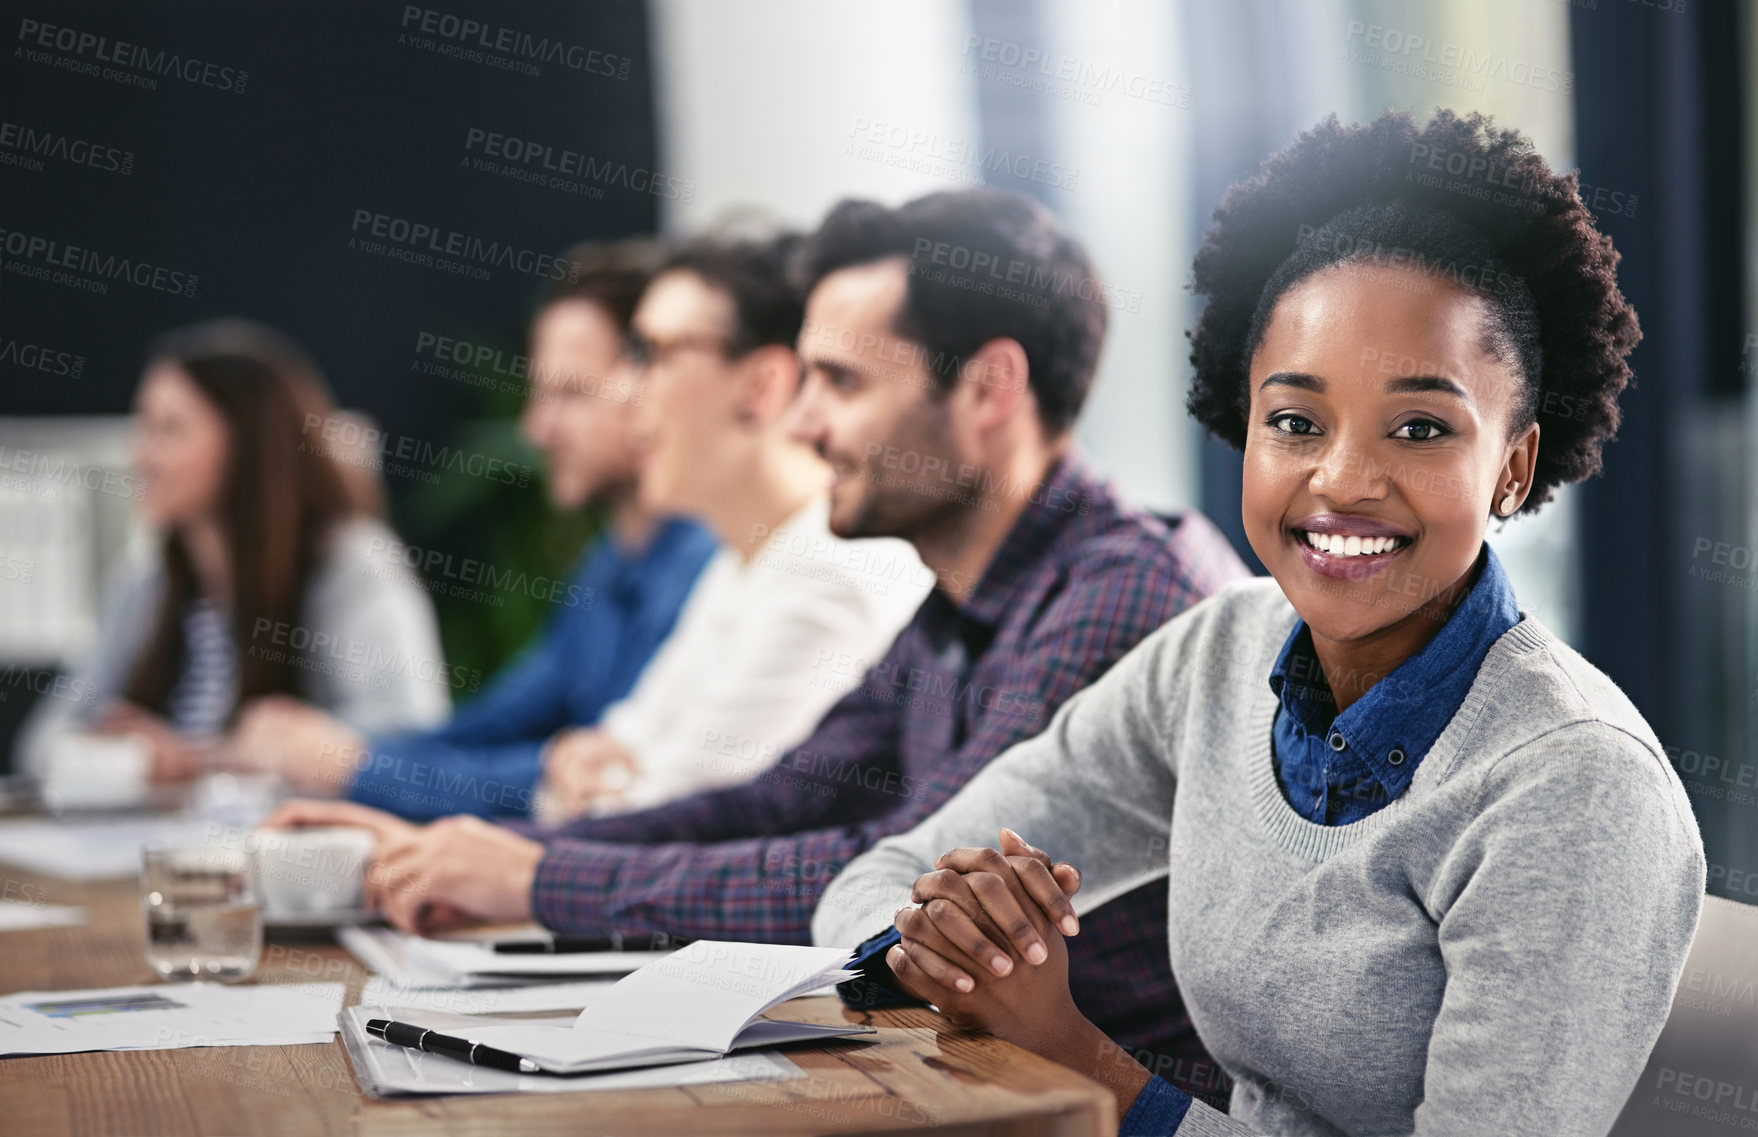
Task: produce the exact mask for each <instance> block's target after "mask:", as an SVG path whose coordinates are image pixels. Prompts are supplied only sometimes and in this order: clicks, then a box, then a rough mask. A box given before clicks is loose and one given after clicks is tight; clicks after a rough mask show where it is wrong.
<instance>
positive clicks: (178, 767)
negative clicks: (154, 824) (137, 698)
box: [91, 702, 213, 785]
mask: <svg viewBox="0 0 1758 1137" xmlns="http://www.w3.org/2000/svg"><path fill="white" fill-rule="evenodd" d="M91 731H92V733H94V734H131V735H134V736H135V737H137V738H139V739H141V740H142V741H144V742H145V743H146V745H147V754H148V756H149V759H150V765H149V766H148V767H147V780H148V781H150V782H151V783H152V784H154V785H164V784H166V783H170V782H187V781H189V780H190V779H191V778H194V777H195V776H196V775H197V774H199V773H201V772H202V771H203V770H205V769H206V768H207V766H208V762H209V758H210V756H211V754H212V752H213V747H212V746H211V745H210V744H208V743H204V742H198V741H196V740H195V739H192V738H190V737H189V736H187V735H185V734H183V733H182V732H180V731H178V730H177V728H175V727H173V726H172V725H171V724H170V723H168V722H166V721H165V720H164V719H162V718H160V717H159V716H158V715H155V714H153V713H152V712H151V711H148V710H146V709H144V708H142V707H138V706H136V705H135V704H133V703H126V702H123V703H113V704H111V705H110V706H109V707H108V708H106V709H105V711H104V713H103V714H101V715H99V716H98V718H97V720H96V721H95V722H93V723H92V725H91Z"/></svg>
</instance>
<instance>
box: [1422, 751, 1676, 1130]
mask: <svg viewBox="0 0 1758 1137" xmlns="http://www.w3.org/2000/svg"><path fill="white" fill-rule="evenodd" d="M1704 868H1705V865H1704V856H1703V845H1702V838H1701V837H1700V835H1699V834H1698V830H1697V824H1696V821H1695V820H1694V819H1693V817H1692V816H1691V814H1690V812H1689V808H1688V806H1687V805H1686V804H1685V803H1684V795H1683V793H1682V792H1679V791H1678V789H1677V787H1676V785H1675V784H1674V783H1673V781H1672V774H1671V771H1670V770H1668V769H1667V768H1666V766H1665V765H1664V762H1663V759H1662V758H1661V756H1660V754H1658V753H1657V752H1655V751H1653V750H1652V749H1651V748H1650V747H1649V746H1647V745H1645V744H1643V743H1642V742H1640V741H1638V740H1637V739H1635V738H1634V737H1632V736H1631V735H1629V734H1626V733H1624V732H1623V731H1620V730H1618V729H1616V728H1614V727H1612V726H1608V725H1606V724H1604V723H1578V724H1575V725H1572V726H1568V727H1563V728H1561V729H1559V730H1556V731H1553V732H1551V733H1550V734H1548V735H1546V736H1544V737H1542V738H1540V739H1538V740H1537V741H1535V742H1533V743H1529V744H1528V745H1527V746H1525V747H1523V748H1522V749H1520V750H1517V751H1515V752H1514V753H1512V754H1510V755H1509V756H1507V757H1505V758H1503V759H1502V760H1501V761H1500V762H1498V763H1497V766H1496V767H1495V768H1494V770H1492V771H1491V772H1490V774H1489V775H1488V776H1487V778H1486V786H1485V790H1484V793H1483V796H1482V798H1481V799H1480V801H1479V806H1478V810H1477V812H1476V814H1475V816H1474V817H1473V819H1472V821H1471V823H1470V824H1469V826H1468V827H1467V829H1466V830H1465V831H1464V832H1463V834H1462V835H1461V837H1460V839H1459V840H1458V841H1457V842H1455V844H1454V845H1453V847H1452V849H1451V850H1450V851H1449V853H1448V856H1447V858H1446V860H1445V861H1444V862H1442V864H1441V865H1440V871H1439V872H1438V874H1437V877H1436V883H1435V884H1434V886H1433V888H1432V889H1431V891H1430V896H1429V898H1428V904H1429V909H1430V912H1431V913H1432V914H1435V915H1437V916H1438V919H1439V925H1440V926H1439V944H1440V951H1441V956H1442V958H1443V960H1444V961H1445V963H1446V969H1447V985H1446V990H1445V992H1444V994H1443V996H1442V1001H1441V1007H1440V1013H1439V1015H1438V1016H1437V1018H1436V1020H1435V1024H1434V1032H1433V1036H1432V1038H1431V1039H1430V1042H1429V1049H1428V1063H1427V1069H1426V1071H1425V1075H1424V1090H1423V1102H1422V1104H1421V1105H1420V1106H1418V1107H1417V1110H1416V1133H1417V1134H1418V1135H1420V1137H1442V1135H1446V1137H1452V1135H1454V1134H1460V1135H1463V1134H1479V1133H1503V1134H1510V1135H1525V1134H1531V1135H1533V1137H1539V1135H1545V1137H1574V1135H1581V1137H1586V1135H1588V1134H1595V1135H1597V1134H1603V1133H1605V1132H1606V1131H1607V1130H1609V1129H1610V1128H1611V1126H1612V1123H1613V1121H1615V1120H1616V1117H1617V1114H1618V1111H1619V1109H1620V1108H1621V1107H1622V1106H1623V1104H1624V1102H1625V1101H1626V1100H1627V1099H1628V1097H1629V1095H1630V1092H1631V1090H1632V1089H1633V1088H1634V1087H1635V1085H1636V1081H1637V1079H1638V1078H1639V1077H1640V1076H1641V1073H1642V1067H1643V1064H1644V1063H1645V1062H1646V1061H1647V1058H1648V1054H1649V1051H1650V1050H1651V1049H1652V1048H1653V1046H1654V1042H1655V1039H1656V1038H1657V1037H1658V1035H1659V1032H1660V1028H1661V1025H1662V1024H1663V1023H1664V1022H1665V1021H1666V1017H1667V1013H1668V1009H1669V1007H1670V1006H1671V1002H1672V998H1673V994H1674V992H1675V990H1676V988H1677V985H1678V980H1679V976H1680V974H1681V973H1682V972H1683V970H1684V966H1685V956H1686V953H1687V952H1688V951H1689V949H1690V945H1691V939H1692V937H1693V935H1694V934H1695V932H1696V927H1697V918H1698V915H1699V913H1700V911H1701V909H1702V903H1703V891H1704Z"/></svg>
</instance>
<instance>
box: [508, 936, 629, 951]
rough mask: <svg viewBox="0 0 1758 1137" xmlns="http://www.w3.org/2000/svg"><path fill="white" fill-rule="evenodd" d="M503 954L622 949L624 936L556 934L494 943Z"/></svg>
mask: <svg viewBox="0 0 1758 1137" xmlns="http://www.w3.org/2000/svg"><path fill="white" fill-rule="evenodd" d="M494 950H495V951H497V952H499V953H500V954H502V955H560V954H562V953H567V952H579V951H622V950H623V937H621V936H614V935H613V936H611V937H609V938H608V939H606V938H599V937H596V936H594V937H590V938H588V937H581V936H556V937H555V938H554V939H548V940H507V941H504V942H502V943H498V944H495V945H494Z"/></svg>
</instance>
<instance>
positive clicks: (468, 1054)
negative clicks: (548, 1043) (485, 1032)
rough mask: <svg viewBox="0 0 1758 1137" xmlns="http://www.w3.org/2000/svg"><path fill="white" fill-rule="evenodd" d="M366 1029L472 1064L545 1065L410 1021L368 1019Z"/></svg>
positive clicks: (527, 1068)
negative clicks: (437, 1032) (439, 1032)
mask: <svg viewBox="0 0 1758 1137" xmlns="http://www.w3.org/2000/svg"><path fill="white" fill-rule="evenodd" d="M366 1033H368V1034H370V1035H372V1036H373V1037H374V1038H382V1039H384V1040H385V1041H386V1042H388V1043H390V1044H391V1045H393V1046H407V1047H409V1048H410V1049H412V1050H425V1051H427V1052H428V1053H430V1054H444V1055H445V1056H446V1057H448V1058H456V1059H457V1060H458V1061H460V1062H468V1063H470V1064H471V1065H472V1066H488V1067H491V1068H493V1069H496V1070H511V1071H512V1072H513V1073H515V1074H538V1073H542V1072H543V1067H541V1066H539V1065H538V1064H537V1063H535V1062H533V1061H531V1059H529V1058H521V1057H519V1056H518V1055H517V1054H514V1053H512V1052H511V1051H508V1050H496V1049H495V1048H494V1047H492V1046H484V1045H482V1044H481V1043H480V1042H471V1041H470V1040H469V1039H467V1038H453V1037H452V1036H451V1035H449V1034H436V1033H434V1032H433V1031H431V1030H428V1029H427V1028H426V1027H420V1026H413V1025H411V1024H409V1023H400V1022H393V1021H392V1020H390V1019H367V1020H366Z"/></svg>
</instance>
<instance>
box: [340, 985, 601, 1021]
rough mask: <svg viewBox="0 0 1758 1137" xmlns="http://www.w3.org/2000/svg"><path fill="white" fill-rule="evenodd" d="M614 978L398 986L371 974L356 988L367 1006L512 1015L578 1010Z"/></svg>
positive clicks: (468, 1013) (362, 1002) (467, 1013)
mask: <svg viewBox="0 0 1758 1137" xmlns="http://www.w3.org/2000/svg"><path fill="white" fill-rule="evenodd" d="M615 982H616V980H614V979H583V980H580V981H579V982H576V983H539V984H535V985H530V986H521V987H400V986H398V985H396V984H395V983H393V982H392V981H390V980H389V979H387V978H386V977H385V976H383V975H374V976H372V977H371V978H370V979H368V980H367V981H366V986H365V987H364V988H362V989H361V991H360V1004H361V1005H362V1006H371V1007H420V1008H421V1009H422V1010H427V1011H450V1012H453V1013H456V1014H466V1015H515V1014H525V1013H527V1012H531V1011H578V1010H580V1009H581V1008H582V1007H585V1006H587V1005H588V1003H589V1002H590V1001H591V999H592V998H593V997H594V996H595V995H597V994H598V993H599V992H601V991H604V990H606V989H607V988H609V987H610V986H611V985H612V984H614V983H615Z"/></svg>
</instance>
